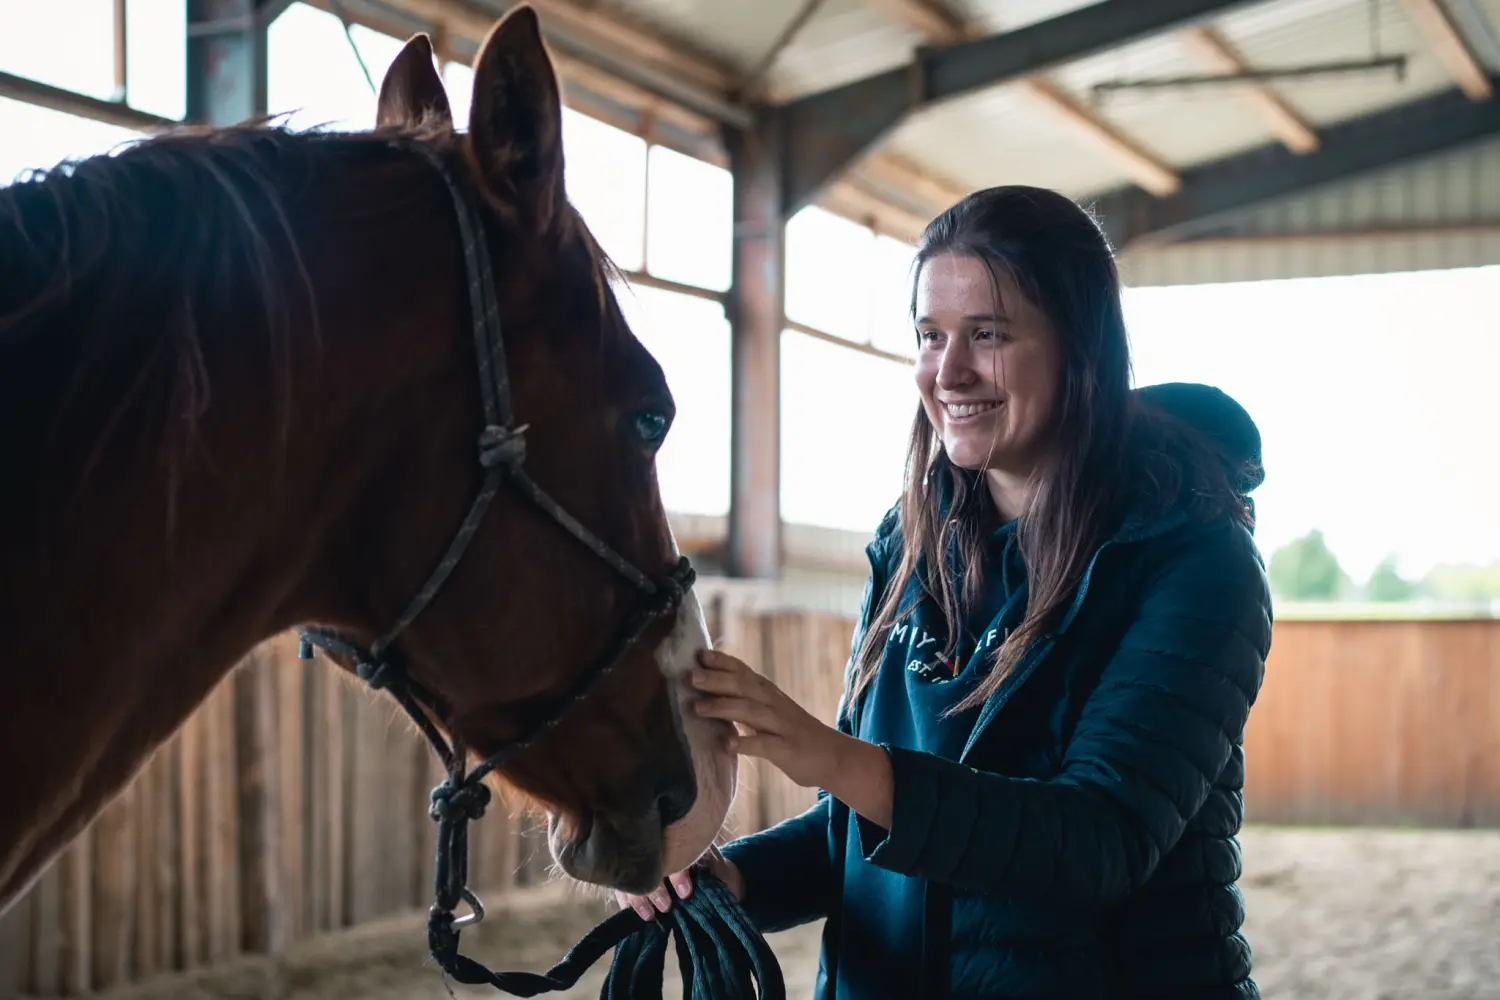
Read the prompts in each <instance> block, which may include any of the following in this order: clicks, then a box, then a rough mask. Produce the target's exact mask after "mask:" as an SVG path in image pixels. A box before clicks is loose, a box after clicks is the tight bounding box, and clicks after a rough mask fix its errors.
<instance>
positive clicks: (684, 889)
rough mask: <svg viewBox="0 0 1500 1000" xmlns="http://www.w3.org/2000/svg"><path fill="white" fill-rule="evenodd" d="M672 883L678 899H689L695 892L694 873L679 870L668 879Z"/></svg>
mask: <svg viewBox="0 0 1500 1000" xmlns="http://www.w3.org/2000/svg"><path fill="white" fill-rule="evenodd" d="M667 881H668V882H669V883H671V885H672V891H673V892H675V893H677V898H678V899H687V898H688V897H689V896H691V895H692V894H693V873H692V872H678V873H677V874H676V875H673V876H672V877H671V878H669V879H667Z"/></svg>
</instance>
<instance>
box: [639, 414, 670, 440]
mask: <svg viewBox="0 0 1500 1000" xmlns="http://www.w3.org/2000/svg"><path fill="white" fill-rule="evenodd" d="M667 425H668V424H667V418H666V416H665V415H664V414H661V413H655V412H652V411H649V410H648V411H646V412H644V413H637V414H636V415H635V432H636V433H637V434H639V435H640V436H641V440H642V441H644V442H646V443H647V444H649V445H652V446H655V445H658V444H661V442H662V439H663V438H665V437H666V436H667Z"/></svg>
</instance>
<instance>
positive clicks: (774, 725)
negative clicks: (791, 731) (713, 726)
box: [693, 696, 786, 733]
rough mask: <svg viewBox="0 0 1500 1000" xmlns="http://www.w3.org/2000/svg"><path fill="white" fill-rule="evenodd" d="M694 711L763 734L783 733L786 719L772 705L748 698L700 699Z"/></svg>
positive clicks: (694, 706) (708, 717)
mask: <svg viewBox="0 0 1500 1000" xmlns="http://www.w3.org/2000/svg"><path fill="white" fill-rule="evenodd" d="M693 711H694V712H696V713H698V714H699V715H701V716H703V717H704V718H707V719H727V720H729V721H730V722H739V723H743V724H744V725H747V726H749V727H751V728H752V729H755V730H756V731H758V732H762V733H782V732H783V730H785V728H786V722H785V719H784V718H783V717H782V715H781V713H779V712H777V711H776V710H775V709H773V708H772V707H771V706H770V705H767V704H766V703H765V702H761V701H751V700H750V699H748V698H731V697H727V696H720V697H717V698H700V699H698V700H697V701H695V702H694V703H693Z"/></svg>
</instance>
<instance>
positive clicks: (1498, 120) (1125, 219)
mask: <svg viewBox="0 0 1500 1000" xmlns="http://www.w3.org/2000/svg"><path fill="white" fill-rule="evenodd" d="M1489 82H1490V84H1491V85H1492V86H1493V85H1494V84H1495V82H1496V81H1495V80H1494V79H1493V78H1492V79H1490V81H1489ZM1497 134H1500V103H1497V102H1494V101H1483V102H1479V103H1476V102H1474V101H1472V100H1470V99H1469V98H1468V97H1467V96H1466V95H1465V94H1464V93H1463V92H1462V91H1460V90H1456V89H1455V90H1449V91H1445V92H1444V93H1442V94H1439V95H1437V96H1435V97H1428V98H1424V99H1422V100H1419V101H1412V102H1409V103H1407V104H1403V105H1400V106H1398V107H1395V108H1392V109H1390V110H1388V111H1380V112H1377V113H1375V114H1372V115H1366V116H1364V117H1362V118H1355V119H1353V120H1350V121H1346V122H1342V123H1340V124H1338V125H1330V126H1327V127H1325V128H1323V129H1321V130H1320V133H1319V135H1320V138H1321V140H1322V145H1321V146H1320V147H1319V149H1318V150H1317V151H1316V152H1313V153H1308V154H1303V155H1299V154H1297V153H1294V152H1292V151H1291V150H1289V149H1287V148H1286V147H1285V146H1284V145H1282V144H1280V143H1273V144H1268V145H1265V146H1262V147H1260V148H1258V149H1253V150H1251V151H1249V152H1247V153H1240V154H1238V155H1235V156H1230V157H1226V158H1224V159H1221V160H1216V161H1214V162H1212V163H1207V164H1204V165H1202V166H1198V167H1193V168H1191V169H1189V170H1184V171H1183V173H1182V190H1181V191H1179V192H1178V193H1177V194H1175V195H1172V196H1170V197H1166V198H1157V197H1154V196H1152V195H1150V194H1148V193H1146V192H1145V191H1143V190H1141V189H1140V188H1133V187H1132V188H1124V189H1119V190H1116V191H1111V192H1109V193H1107V194H1104V195H1102V196H1100V197H1099V198H1097V199H1095V201H1094V212H1095V214H1096V215H1097V216H1098V218H1099V220H1100V224H1101V225H1102V226H1103V227H1104V230H1105V232H1106V233H1108V234H1109V237H1110V240H1111V242H1113V244H1114V246H1115V248H1116V249H1117V250H1119V249H1123V248H1125V247H1127V246H1129V245H1131V244H1132V243H1136V242H1139V241H1141V240H1143V239H1146V238H1150V239H1152V240H1153V241H1154V240H1158V239H1160V240H1163V241H1166V240H1169V239H1170V238H1171V237H1172V236H1173V235H1174V233H1176V232H1180V231H1182V230H1183V229H1185V228H1186V227H1189V225H1190V224H1194V223H1200V222H1202V221H1204V220H1207V219H1210V218H1212V217H1213V216H1216V215H1218V214H1220V213H1223V212H1229V211H1233V210H1235V209H1241V208H1246V207H1249V206H1251V205H1254V204H1257V203H1259V202H1263V201H1268V200H1270V199H1273V198H1281V197H1285V196H1287V195H1291V194H1296V193H1299V192H1301V191H1305V190H1308V189H1310V188H1314V187H1317V186H1318V185H1321V184H1327V183H1330V182H1332V181H1339V180H1344V179H1346V178H1349V177H1353V176H1356V175H1358V174H1362V173H1365V172H1367V171H1370V170H1378V169H1380V168H1382V167H1390V166H1394V165H1396V164H1398V163H1403V162H1405V161H1408V160H1413V159H1417V158H1419V157H1422V156H1428V155H1431V154H1433V153H1439V152H1442V151H1443V150H1445V149H1448V148H1450V147H1453V146H1458V145H1461V144H1463V143H1466V142H1473V141H1476V140H1479V139H1484V138H1487V137H1489V136H1492V135H1497Z"/></svg>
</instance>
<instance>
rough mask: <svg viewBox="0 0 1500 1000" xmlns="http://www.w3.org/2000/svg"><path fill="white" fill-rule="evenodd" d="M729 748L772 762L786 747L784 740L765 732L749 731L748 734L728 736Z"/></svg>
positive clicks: (744, 754) (746, 755) (747, 755)
mask: <svg viewBox="0 0 1500 1000" xmlns="http://www.w3.org/2000/svg"><path fill="white" fill-rule="evenodd" d="M729 748H730V749H731V750H732V751H734V752H735V753H737V754H740V755H742V756H745V757H761V758H764V759H765V760H769V761H770V762H771V763H773V764H774V763H776V761H777V760H779V759H780V757H781V754H782V751H784V750H785V749H786V741H785V740H783V739H781V738H780V737H778V736H773V735H768V734H766V733H751V734H750V735H748V736H731V737H729Z"/></svg>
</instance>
